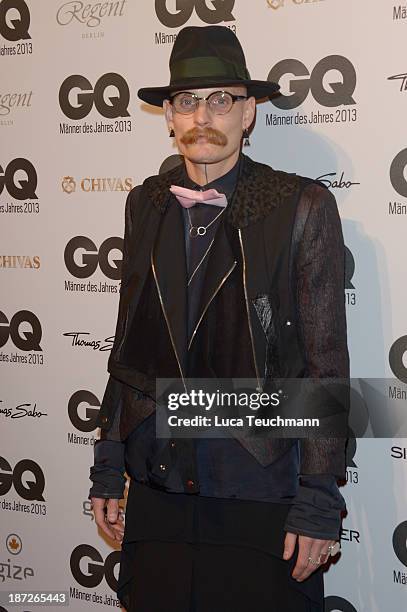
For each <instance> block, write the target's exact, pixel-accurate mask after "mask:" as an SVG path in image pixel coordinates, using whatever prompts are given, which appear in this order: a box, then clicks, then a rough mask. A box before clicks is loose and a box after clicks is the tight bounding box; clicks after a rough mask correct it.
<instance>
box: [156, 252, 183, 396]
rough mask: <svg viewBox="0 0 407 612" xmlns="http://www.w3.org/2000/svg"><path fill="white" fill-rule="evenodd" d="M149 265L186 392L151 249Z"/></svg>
mask: <svg viewBox="0 0 407 612" xmlns="http://www.w3.org/2000/svg"><path fill="white" fill-rule="evenodd" d="M151 267H152V270H153V275H154V280H155V284H156V287H157V291H158V297H159V298H160V304H161V308H162V311H163V314H164V317H165V322H166V323H167V327H168V331H169V334H170V338H171V344H172V348H173V350H174V353H175V357H176V360H177V364H178V368H179V372H180V374H181V378H182V384H183V385H184V389H185V391H186V392H188V389H187V386H186V384H185V378H184V375H183V373H182V368H181V363H180V360H179V358H178V353H177V349H176V346H175V342H174V338H173V335H172V332H171V326H170V323H169V321H168V317H167V313H166V312H165V308H164V302H163V299H162V295H161V291H160V285H159V284H158V279H157V274H156V270H155V266H154V260H153V252H152V251H151Z"/></svg>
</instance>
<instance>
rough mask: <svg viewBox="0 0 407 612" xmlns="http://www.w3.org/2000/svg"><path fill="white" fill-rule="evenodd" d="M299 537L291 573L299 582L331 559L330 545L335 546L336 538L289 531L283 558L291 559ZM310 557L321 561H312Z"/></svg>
mask: <svg viewBox="0 0 407 612" xmlns="http://www.w3.org/2000/svg"><path fill="white" fill-rule="evenodd" d="M297 538H298V556H297V562H296V564H295V567H294V570H293V573H292V574H291V575H292V577H293V578H294V579H295V580H297V581H298V582H302V581H303V580H305V579H306V578H308V576H310V575H311V574H312V572H314V571H315V570H316V569H318V567H320V566H321V565H322V564H323V563H325V562H326V561H327V560H328V559H329V557H330V555H329V550H328V546H331V545H332V546H333V545H334V544H335V540H318V539H317V538H309V537H308V536H304V535H297V534H296V533H290V532H287V534H286V536H285V540H284V554H283V559H285V560H288V559H291V557H292V555H293V552H294V549H295V543H296V541H297ZM309 557H311V559H313V561H315V562H317V561H319V563H312V561H310V560H309Z"/></svg>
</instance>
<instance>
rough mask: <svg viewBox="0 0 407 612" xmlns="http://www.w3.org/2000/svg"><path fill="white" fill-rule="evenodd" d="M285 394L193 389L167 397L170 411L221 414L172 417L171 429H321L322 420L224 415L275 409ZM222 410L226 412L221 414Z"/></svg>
mask: <svg viewBox="0 0 407 612" xmlns="http://www.w3.org/2000/svg"><path fill="white" fill-rule="evenodd" d="M281 396H282V393H279V392H273V393H259V392H254V391H231V392H230V391H220V390H219V389H217V390H216V391H214V392H208V391H204V390H203V389H198V390H196V389H191V390H190V391H188V392H182V393H177V392H173V393H171V392H170V393H168V395H167V409H168V410H169V411H171V412H173V411H180V412H181V413H183V412H184V410H185V409H192V410H193V409H201V410H203V411H205V412H209V411H213V412H215V411H216V410H217V411H219V410H221V413H219V414H217V413H215V414H213V416H212V415H211V416H209V415H202V414H196V415H194V416H191V415H189V416H185V414H170V415H169V416H168V425H169V426H170V427H193V428H194V427H228V428H230V427H244V426H245V424H247V426H248V427H253V426H255V427H267V428H270V427H319V425H320V423H319V418H306V417H305V418H301V417H298V418H289V417H282V416H280V415H279V414H277V415H275V416H269V417H265V416H262V417H259V416H258V415H257V414H243V415H242V416H230V415H222V413H223V412H224V409H225V408H228V409H229V408H247V409H249V410H252V411H258V410H260V409H261V408H270V407H272V408H275V407H276V406H280V404H281V400H282V397H281ZM222 409H223V410H222Z"/></svg>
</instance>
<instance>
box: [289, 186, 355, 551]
mask: <svg viewBox="0 0 407 612" xmlns="http://www.w3.org/2000/svg"><path fill="white" fill-rule="evenodd" d="M306 189H307V190H309V191H308V193H306V194H304V196H305V197H311V198H312V199H311V206H310V209H309V214H308V217H307V220H306V223H305V227H304V233H303V238H302V241H301V243H300V246H299V251H298V254H297V260H296V280H297V282H296V301H297V313H298V324H299V333H300V339H301V345H302V347H303V350H304V357H305V362H306V365H307V371H308V372H307V375H308V376H309V377H310V378H330V379H331V378H339V379H341V384H342V385H343V384H344V385H345V401H347V400H348V391H349V353H348V347H347V325H346V308H345V245H344V240H343V234H342V226H341V221H340V217H339V212H338V208H337V204H336V200H335V198H334V196H333V195H332V193H331V192H330V191H329V190H328V189H327V188H326V187H323V186H320V185H319V184H315V183H313V184H312V185H310V186H308V187H307V188H306ZM345 444H346V439H345V438H339V437H338V438H326V439H311V438H309V439H306V438H304V439H301V440H300V482H299V487H298V493H297V495H296V497H295V499H294V501H293V504H292V507H291V509H290V511H289V513H288V515H287V519H286V523H285V530H286V531H290V532H292V533H297V534H301V535H307V536H309V537H315V538H320V539H334V540H337V539H339V533H340V526H341V515H342V512H343V511H344V510H345V509H346V504H345V500H344V498H343V497H342V495H341V493H340V491H339V488H338V484H337V478H340V479H342V478H344V477H345V474H346V463H345Z"/></svg>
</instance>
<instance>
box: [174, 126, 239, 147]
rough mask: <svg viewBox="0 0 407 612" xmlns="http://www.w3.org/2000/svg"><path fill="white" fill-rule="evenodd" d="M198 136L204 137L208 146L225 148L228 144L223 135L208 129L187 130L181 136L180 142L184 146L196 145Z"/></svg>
mask: <svg viewBox="0 0 407 612" xmlns="http://www.w3.org/2000/svg"><path fill="white" fill-rule="evenodd" d="M200 136H204V137H205V138H206V140H207V141H208V142H209V143H210V144H214V145H218V146H220V147H224V146H226V144H227V142H228V139H227V138H226V136H225V134H223V133H222V132H219V131H218V130H215V129H214V128H210V127H208V128H203V129H202V130H200V129H199V128H196V127H194V128H192V129H190V130H188V132H185V134H184V135H183V136H182V138H181V142H182V144H185V145H189V144H196V143H197V142H198V138H199V137H200Z"/></svg>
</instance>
